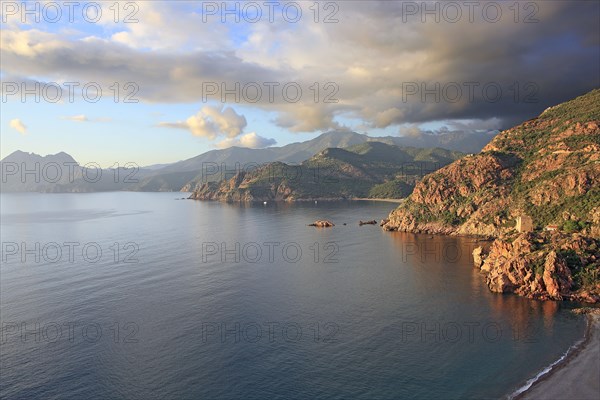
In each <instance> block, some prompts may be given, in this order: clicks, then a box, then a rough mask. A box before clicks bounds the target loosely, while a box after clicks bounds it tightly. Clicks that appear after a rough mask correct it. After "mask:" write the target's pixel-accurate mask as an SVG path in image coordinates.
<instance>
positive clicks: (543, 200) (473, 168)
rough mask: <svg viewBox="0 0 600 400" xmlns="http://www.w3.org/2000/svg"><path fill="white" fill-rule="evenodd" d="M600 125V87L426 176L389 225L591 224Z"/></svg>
mask: <svg viewBox="0 0 600 400" xmlns="http://www.w3.org/2000/svg"><path fill="white" fill-rule="evenodd" d="M599 124H600V90H595V91H593V92H591V93H589V94H587V95H585V96H582V97H579V98H577V99H575V100H572V101H570V102H567V103H563V104H561V105H559V106H555V107H552V108H549V109H547V110H546V111H544V113H542V114H541V115H540V116H539V117H538V118H534V119H532V120H529V121H526V122H524V123H523V124H521V125H519V126H517V127H514V128H512V129H509V130H507V131H504V132H501V133H500V134H499V135H498V136H496V137H495V138H494V139H493V140H492V141H491V142H490V143H489V144H488V145H487V146H486V147H485V148H484V149H483V150H482V152H481V153H479V154H477V155H473V156H470V157H465V158H463V159H460V160H458V161H456V162H454V163H452V164H450V165H448V166H446V167H445V168H442V169H440V170H439V171H436V172H435V173H432V174H430V175H428V176H426V177H424V178H423V180H422V181H421V182H420V183H419V184H418V185H417V186H416V187H415V190H414V192H413V194H412V195H411V196H410V197H409V198H408V199H407V202H406V203H405V204H403V205H401V206H400V207H398V209H396V210H395V211H393V212H392V214H390V222H389V223H388V225H387V229H389V230H397V229H398V230H408V231H424V232H443V233H459V234H478V235H489V236H498V235H499V234H501V233H503V232H507V231H509V230H511V229H514V221H515V218H516V217H518V216H520V215H528V216H531V217H532V218H533V222H534V224H535V225H536V226H538V227H545V226H546V225H548V224H558V225H563V224H565V223H566V221H567V220H577V221H582V224H584V225H585V224H587V223H588V222H590V223H591V221H592V219H593V217H592V215H593V212H594V209H596V208H597V207H598V206H600V185H599V183H600V130H599V128H598V126H599ZM566 214H568V215H566ZM588 230H590V232H591V228H588ZM594 232H596V233H597V231H594Z"/></svg>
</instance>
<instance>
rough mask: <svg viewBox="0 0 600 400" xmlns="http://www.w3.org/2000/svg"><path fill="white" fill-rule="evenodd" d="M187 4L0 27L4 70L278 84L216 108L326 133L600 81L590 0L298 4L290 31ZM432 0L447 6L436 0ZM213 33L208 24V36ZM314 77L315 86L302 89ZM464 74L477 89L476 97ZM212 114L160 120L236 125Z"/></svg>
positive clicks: (152, 94) (166, 88)
mask: <svg viewBox="0 0 600 400" xmlns="http://www.w3.org/2000/svg"><path fill="white" fill-rule="evenodd" d="M183 3H184V2H164V3H162V2H160V3H159V2H139V3H136V4H137V5H139V12H138V13H137V14H136V15H135V17H136V18H138V19H139V22H138V23H135V24H118V25H117V26H116V27H115V26H114V24H113V23H111V21H110V19H111V17H112V16H111V14H110V13H106V15H105V16H104V17H105V18H106V21H105V22H106V30H105V31H102V32H95V31H94V34H97V35H102V36H90V37H81V36H79V37H78V36H77V35H75V34H71V33H67V32H66V31H65V30H61V29H55V28H56V27H53V28H52V29H48V32H44V31H43V30H42V29H43V26H42V25H36V27H35V28H36V29H24V28H21V27H19V26H16V25H8V26H5V27H4V28H3V30H2V36H1V38H0V41H1V46H0V53H1V56H2V70H3V73H4V74H6V75H5V76H8V75H16V76H22V77H23V78H27V77H39V78H40V79H42V78H43V79H45V80H47V81H49V82H50V81H61V80H65V79H66V78H65V77H68V80H69V81H79V82H90V81H93V82H98V83H99V84H101V85H102V86H103V88H107V89H106V92H107V93H109V92H110V89H108V88H109V87H110V86H111V85H113V84H114V82H121V83H125V82H135V83H136V84H137V85H138V86H139V89H140V90H139V92H138V93H137V94H136V98H139V99H140V101H142V102H146V103H161V104H165V103H177V104H178V103H194V102H199V101H203V102H204V103H205V102H206V101H204V99H203V96H206V87H205V84H206V83H211V82H212V83H217V84H218V85H217V86H218V87H219V89H218V91H217V93H215V94H214V95H213V96H212V97H210V100H215V101H222V99H223V93H221V88H223V87H226V88H233V87H235V85H236V84H239V85H240V86H241V87H242V88H243V87H244V85H245V84H247V83H250V82H258V83H259V85H262V84H263V83H264V82H276V83H278V84H279V86H278V87H277V88H276V89H275V94H276V96H275V99H274V101H270V99H269V96H268V95H267V93H266V92H267V90H266V88H264V87H263V96H262V97H261V98H260V99H259V100H258V101H256V102H255V103H249V102H246V100H245V99H244V97H243V96H242V99H241V100H239V101H238V99H235V96H228V97H226V98H225V100H226V101H225V102H224V103H229V104H234V103H242V104H245V105H248V106H250V107H255V108H258V109H261V110H263V111H268V112H270V113H273V114H274V121H275V124H276V125H278V126H280V127H283V128H286V129H288V130H290V131H292V132H313V131H319V130H324V129H332V128H335V127H336V125H339V122H337V121H336V118H348V119H358V120H360V122H362V123H364V125H365V126H369V127H378V128H386V127H389V126H400V125H402V124H406V123H416V124H420V123H423V122H432V121H451V120H488V119H490V118H493V117H496V118H498V119H499V120H501V121H502V123H503V125H504V126H506V125H511V123H508V122H509V121H510V122H512V121H515V120H516V121H519V120H523V119H526V118H530V117H532V116H535V115H537V114H539V113H540V112H541V111H543V110H544V109H545V108H546V107H547V106H550V105H555V104H558V103H560V102H562V101H564V100H567V99H570V98H573V97H575V96H577V95H580V94H582V93H585V92H587V91H589V90H590V89H592V88H595V87H598V86H600V74H599V72H598V68H597V66H598V58H599V57H600V39H599V37H598V34H597V32H598V19H597V17H598V12H599V11H600V5H599V3H598V2H576V3H568V2H549V1H546V2H537V3H535V4H536V10H535V12H534V14H535V15H533V17H534V18H536V19H537V22H536V23H525V22H523V19H525V18H527V17H528V16H531V11H532V9H527V10H525V9H521V10H520V11H521V12H520V14H519V18H520V20H519V21H518V23H515V21H514V16H515V14H514V13H513V12H512V11H511V9H509V8H508V4H507V3H504V2H498V4H501V8H502V18H501V20H500V21H498V22H496V23H490V22H488V21H486V20H485V19H484V17H485V14H484V13H483V7H482V5H481V4H480V5H476V6H474V7H475V10H474V18H475V20H474V21H470V20H469V19H470V14H471V13H470V11H469V8H468V7H466V6H464V5H462V3H461V2H457V3H456V4H458V6H459V7H461V11H462V18H461V19H460V20H459V21H458V22H448V21H445V20H444V18H442V20H441V21H438V22H436V21H435V18H436V16H435V15H421V14H416V15H405V14H406V13H405V11H406V10H403V6H404V5H405V4H406V2H388V1H380V2H375V1H369V2H366V1H362V2H359V1H357V2H344V3H343V6H342V5H340V7H339V12H338V13H337V15H336V16H335V17H336V18H338V19H339V22H338V23H335V24H323V23H319V24H315V23H314V21H313V19H312V18H311V16H312V13H311V12H310V10H308V9H306V8H304V6H303V8H304V10H303V11H305V17H303V18H302V19H301V21H299V22H298V23H296V24H293V26H290V24H289V23H286V22H285V21H281V20H279V21H276V22H275V23H270V22H268V20H263V21H261V22H259V23H252V24H246V25H244V26H243V28H242V29H240V25H239V24H223V23H221V21H220V18H219V16H218V15H216V16H213V17H214V18H210V21H208V22H207V23H199V22H202V16H201V15H200V14H199V11H200V10H199V7H198V6H195V5H191V4H189V3H185V4H183ZM420 4H421V3H420V2H419V4H417V3H415V5H417V7H419V6H420ZM422 4H425V3H422ZM436 4H441V5H440V7H443V2H441V3H436ZM421 7H423V6H421ZM421 11H422V10H421ZM444 15H445V14H443V13H442V16H444ZM321 17H324V15H321ZM405 17H408V20H406V21H405ZM422 17H425V18H426V22H425V23H424V22H423V21H422ZM357 21H360V23H357ZM399 21H400V23H399ZM109 24H111V27H110V28H109ZM213 30H216V31H215V32H217V33H215V34H209V32H212V31H213ZM84 34H89V32H87V33H84ZM570 71H577V74H571V73H570ZM287 82H298V83H299V84H300V85H301V87H302V89H303V97H302V99H301V100H300V101H299V102H298V103H296V104H290V103H289V102H287V101H285V99H284V98H282V96H281V88H282V87H283V86H284V84H286V83H287ZM315 82H316V83H319V93H318V94H317V93H315V91H314V90H311V89H310V88H311V87H314V86H313V85H314V83H315ZM327 82H335V83H336V84H337V86H338V87H339V92H338V93H336V94H335V97H336V98H337V99H339V103H337V104H336V105H335V106H332V105H330V104H327V103H325V102H324V100H325V96H326V95H327V94H329V93H330V91H329V90H327V89H325V87H324V84H326V83H327ZM454 82H456V83H458V84H459V85H460V86H461V87H462V89H463V93H462V97H461V98H460V99H459V100H458V101H448V100H447V99H445V98H442V99H441V100H440V101H435V100H432V97H431V96H429V97H428V98H426V99H425V100H428V99H429V101H423V98H422V96H421V95H420V93H417V94H414V95H407V94H408V91H407V88H406V86H405V84H406V83H417V84H425V85H426V88H432V87H434V86H435V84H436V83H439V84H441V85H442V90H443V86H444V85H445V84H448V83H450V84H451V83H454ZM465 82H476V83H477V84H478V86H477V87H475V96H474V98H473V100H472V101H471V100H470V99H469V94H468V88H467V87H466V86H464V85H462V84H463V83H465ZM488 83H497V84H499V85H500V86H501V89H502V91H503V93H502V96H501V98H500V99H499V101H497V102H492V101H489V100H487V99H486V98H485V96H484V93H483V88H484V86H485V85H486V84H488ZM530 83H531V84H533V86H529V87H527V86H526V85H527V84H530ZM515 84H517V85H518V87H517V86H515ZM222 85H224V86H222ZM315 95H317V96H316V100H315ZM515 97H516V98H515ZM234 99H235V100H234ZM531 100H533V101H531ZM221 113H222V112H221ZM209 114H210V112H207V113H203V114H201V115H196V116H194V117H190V118H189V119H188V120H186V121H181V122H166V123H163V124H161V126H171V127H176V128H183V129H188V130H190V131H192V133H194V134H196V135H198V136H205V137H213V138H214V137H216V136H220V135H224V136H226V137H228V138H231V137H235V136H236V135H239V134H241V132H242V130H241V129H237V128H235V126H239V123H234V124H233V125H231V126H230V127H227V126H226V127H225V128H223V127H222V126H221V125H220V124H219V122H217V121H216V120H214V119H212V118H211V116H210V115H209ZM225 118H226V119H229V117H225ZM216 119H217V120H218V119H219V118H218V117H217V118H216ZM236 124H237V125H236ZM244 126H245V125H244ZM222 128H223V129H222ZM235 132H238V133H237V134H236V133H235Z"/></svg>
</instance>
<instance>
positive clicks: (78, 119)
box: [62, 114, 89, 122]
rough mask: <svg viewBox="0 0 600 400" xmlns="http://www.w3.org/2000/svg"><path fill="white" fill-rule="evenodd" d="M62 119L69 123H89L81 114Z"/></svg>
mask: <svg viewBox="0 0 600 400" xmlns="http://www.w3.org/2000/svg"><path fill="white" fill-rule="evenodd" d="M62 119H67V120H69V121H76V122H87V121H89V119H88V117H86V116H85V115H83V114H81V115H72V116H69V117H62Z"/></svg>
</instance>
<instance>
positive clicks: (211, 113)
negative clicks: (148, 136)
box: [158, 106, 247, 139]
mask: <svg viewBox="0 0 600 400" xmlns="http://www.w3.org/2000/svg"><path fill="white" fill-rule="evenodd" d="M158 125H159V126H161V127H166V128H177V129H186V130H189V131H190V132H191V133H192V135H194V136H200V137H205V138H208V139H215V138H216V137H217V136H226V137H227V138H234V137H236V136H238V135H240V134H241V133H242V131H243V130H244V128H245V127H246V125H247V122H246V117H244V116H243V115H239V114H238V113H236V112H235V110H234V109H233V108H231V107H221V108H218V107H212V106H204V107H202V109H201V110H200V111H198V113H197V114H196V115H192V116H191V117H189V118H188V119H186V120H185V121H178V122H161V123H159V124H158Z"/></svg>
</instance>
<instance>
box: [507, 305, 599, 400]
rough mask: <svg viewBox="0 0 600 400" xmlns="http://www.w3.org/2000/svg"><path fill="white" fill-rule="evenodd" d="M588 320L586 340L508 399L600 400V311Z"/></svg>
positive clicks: (588, 317) (588, 315) (591, 315)
mask: <svg viewBox="0 0 600 400" xmlns="http://www.w3.org/2000/svg"><path fill="white" fill-rule="evenodd" d="M586 319H587V326H586V330H585V334H584V338H583V339H582V340H581V341H579V342H577V343H575V344H574V345H573V346H572V347H570V348H569V350H567V352H566V353H565V354H564V355H563V356H562V357H561V358H559V359H558V360H557V361H555V362H553V363H552V364H550V365H549V366H547V367H545V368H544V369H543V370H542V371H541V372H539V373H538V374H537V375H536V376H535V377H533V378H530V379H528V380H527V382H526V383H525V384H524V385H522V386H521V387H520V388H519V389H517V390H516V391H514V392H512V393H511V394H510V395H508V396H507V399H508V400H538V399H539V400H542V399H555V400H560V399H573V398H576V399H578V400H585V399H598V398H600V382H599V380H598V378H599V377H600V309H593V310H591V311H590V312H589V313H587V314H586ZM575 382H577V384H575Z"/></svg>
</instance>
